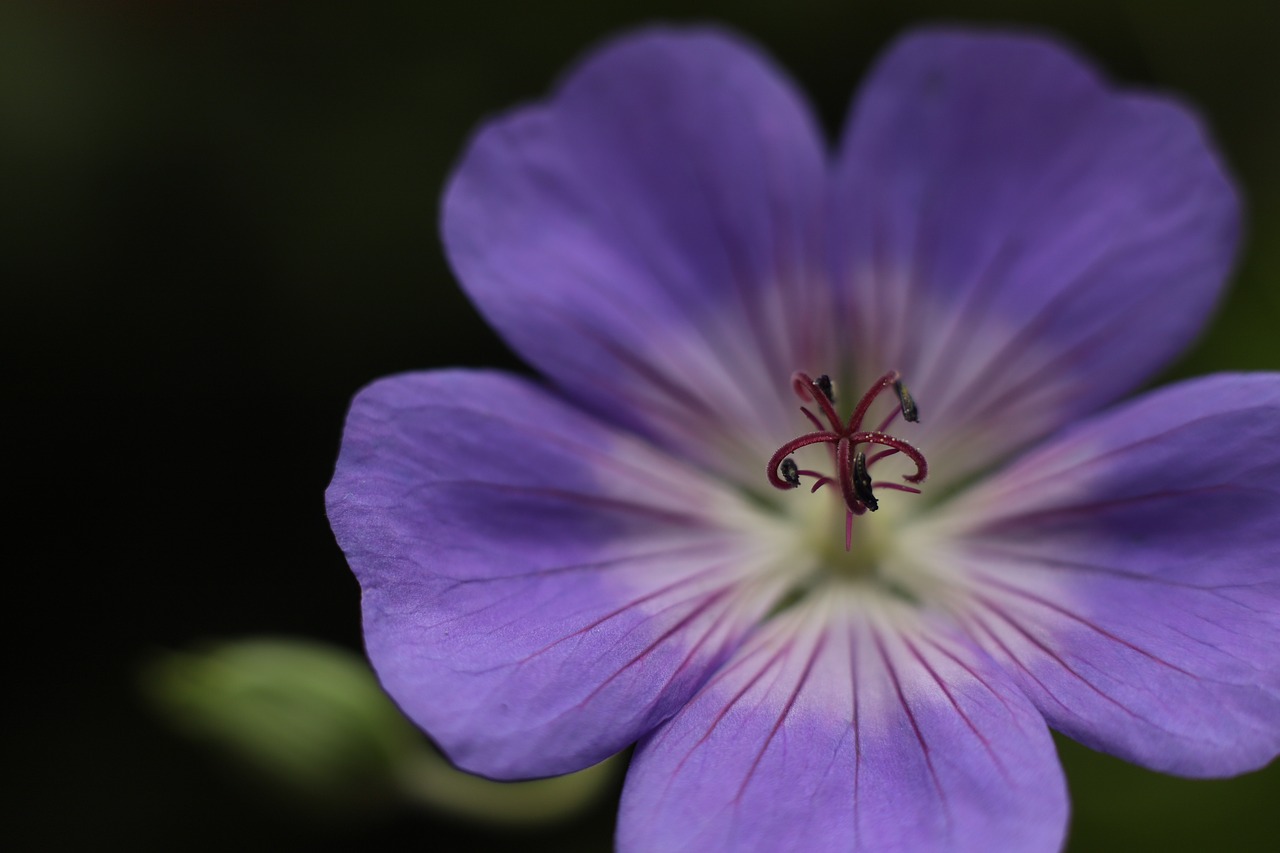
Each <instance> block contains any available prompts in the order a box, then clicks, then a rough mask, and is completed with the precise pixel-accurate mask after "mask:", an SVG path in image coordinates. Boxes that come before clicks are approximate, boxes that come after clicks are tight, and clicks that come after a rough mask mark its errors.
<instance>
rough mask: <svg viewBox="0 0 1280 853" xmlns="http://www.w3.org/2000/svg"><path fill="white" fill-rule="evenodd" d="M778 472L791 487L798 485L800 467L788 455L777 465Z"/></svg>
mask: <svg viewBox="0 0 1280 853" xmlns="http://www.w3.org/2000/svg"><path fill="white" fill-rule="evenodd" d="M778 473H779V474H781V475H782V479H784V480H786V481H787V483H788V484H790V485H791V486H792V487H795V486H798V485H800V469H799V468H798V467H797V466H796V461H795V460H794V459H792V458H791V457H790V456H788V457H787V458H786V459H783V460H782V464H781V465H779V466H778ZM868 482H870V481H868Z"/></svg>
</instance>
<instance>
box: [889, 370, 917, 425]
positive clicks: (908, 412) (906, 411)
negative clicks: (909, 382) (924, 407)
mask: <svg viewBox="0 0 1280 853" xmlns="http://www.w3.org/2000/svg"><path fill="white" fill-rule="evenodd" d="M893 393H895V394H897V395H898V404H899V405H900V406H902V417H903V419H904V420H907V421H910V422H911V423H913V424H914V423H918V422H919V421H920V410H919V409H917V408H916V401H915V400H913V399H911V392H910V391H908V390H907V386H906V385H903V384H902V380H901V379H898V380H895V381H894V383H893Z"/></svg>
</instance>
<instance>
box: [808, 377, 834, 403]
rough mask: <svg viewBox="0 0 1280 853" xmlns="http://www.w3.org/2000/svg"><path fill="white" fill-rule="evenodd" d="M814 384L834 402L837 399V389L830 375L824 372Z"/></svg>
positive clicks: (823, 394)
mask: <svg viewBox="0 0 1280 853" xmlns="http://www.w3.org/2000/svg"><path fill="white" fill-rule="evenodd" d="M813 384H814V385H817V386H818V390H819V391H821V392H822V396H824V397H826V398H827V399H828V400H830V401H831V402H833V403H834V402H835V401H836V389H835V387H834V386H833V385H832V384H831V377H830V376H828V375H827V374H825V373H824V374H822V375H821V376H819V377H818V378H817V379H815V380H814V381H813Z"/></svg>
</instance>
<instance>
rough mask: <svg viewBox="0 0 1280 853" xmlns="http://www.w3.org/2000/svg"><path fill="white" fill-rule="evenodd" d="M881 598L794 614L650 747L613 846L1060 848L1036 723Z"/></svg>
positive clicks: (845, 596) (991, 667)
mask: <svg viewBox="0 0 1280 853" xmlns="http://www.w3.org/2000/svg"><path fill="white" fill-rule="evenodd" d="M874 595H875V593H874V591H871V590H850V591H848V592H832V593H830V595H828V596H826V597H824V598H821V599H818V600H816V601H814V602H810V603H806V604H804V605H802V606H800V607H798V608H796V609H795V610H793V611H789V612H784V613H783V614H782V615H781V616H779V617H778V618H776V619H775V620H773V621H772V622H770V623H769V624H768V625H766V626H765V628H764V629H763V630H762V631H761V632H760V633H759V634H756V635H754V636H753V637H752V639H751V640H749V641H748V642H747V643H746V644H744V645H743V647H742V648H741V649H740V650H739V651H738V652H737V653H736V654H735V655H734V657H733V658H732V659H731V660H730V661H729V663H727V664H726V665H725V667H724V668H723V669H722V670H721V671H720V672H719V673H718V674H717V675H716V676H715V677H714V678H713V679H712V680H711V681H709V682H708V683H707V685H706V686H705V687H704V688H703V689H702V691H701V692H700V693H699V694H698V695H697V696H696V697H695V698H694V699H693V701H692V702H691V703H690V704H689V705H688V706H686V707H685V708H684V709H683V710H681V711H680V713H679V714H677V715H676V716H675V717H674V718H673V719H672V720H671V721H670V722H669V723H667V725H665V726H664V727H663V728H661V729H659V730H658V731H657V732H655V733H654V734H653V735H651V736H650V737H649V738H648V739H647V740H645V741H642V742H641V744H640V746H639V747H638V749H637V750H636V754H635V757H634V759H633V761H632V766H631V770H630V773H629V775H628V777H627V784H626V787H625V789H624V791H623V799H622V810H621V815H620V818H619V827H618V841H619V847H620V848H621V849H622V850H624V851H626V850H645V849H651V850H664V851H666V850H698V851H704V850H712V851H714V850H733V851H739V850H762V851H779V850H797V851H800V850H803V851H811V850H853V851H868V853H870V851H884V850H903V851H912V853H923V851H946V853H956V851H982V853H986V851H991V850H1018V851H1025V852H1026V853H1034V851H1053V850H1057V849H1058V848H1059V847H1060V845H1061V843H1062V838H1063V834H1064V831H1065V829H1066V819H1067V799H1066V791H1065V787H1064V784H1063V777H1062V771H1061V768H1060V767H1059V766H1058V763H1057V758H1056V755H1055V753H1054V749H1053V743H1052V741H1051V739H1050V737H1049V732H1048V729H1047V728H1046V727H1045V725H1044V721H1043V720H1042V719H1041V717H1040V715H1039V714H1038V713H1037V712H1036V710H1035V709H1034V708H1033V707H1032V706H1031V705H1030V703H1028V702H1027V700H1026V699H1025V697H1023V695H1022V694H1021V693H1020V692H1019V690H1018V689H1017V688H1016V687H1014V686H1013V685H1012V684H1011V683H1010V682H1009V681H1008V679H1007V677H1006V676H1005V675H1004V673H1003V672H1001V670H1000V668H999V667H997V666H996V665H995V664H994V663H993V662H992V661H991V660H990V659H989V658H987V657H986V656H985V655H983V654H982V653H980V652H977V651H976V650H975V649H974V648H973V647H972V646H971V645H970V644H968V643H967V641H965V640H963V639H958V638H957V635H953V634H952V633H951V632H950V631H949V630H947V629H945V628H944V627H943V626H942V625H940V624H931V622H929V621H924V620H920V619H919V616H918V614H916V613H915V612H914V611H913V610H912V609H910V608H909V607H908V606H907V605H905V604H903V603H900V602H894V601H888V600H884V601H879V602H877V601H876V600H875V599H874V598H873V597H872V596H874ZM824 611H825V612H824ZM936 615H937V614H926V619H927V618H928V617H929V616H936Z"/></svg>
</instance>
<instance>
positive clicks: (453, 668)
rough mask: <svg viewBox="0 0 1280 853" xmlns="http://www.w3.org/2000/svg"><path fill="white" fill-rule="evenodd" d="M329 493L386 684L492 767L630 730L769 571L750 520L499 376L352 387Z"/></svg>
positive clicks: (639, 727) (419, 717) (725, 635)
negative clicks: (354, 393) (353, 394)
mask: <svg viewBox="0 0 1280 853" xmlns="http://www.w3.org/2000/svg"><path fill="white" fill-rule="evenodd" d="M328 508H329V517H330V520H331V522H332V524H333V528H334V531H335V532H336V534H337V537H338V541H339V543H340V544H341V545H342V548H343V550H344V551H345V552H346V555H347V558H348V560H349V561H350V563H351V566H352V568H353V569H354V570H355V572H356V575H357V576H358V577H359V580H360V583H361V586H362V588H363V591H364V598H363V608H364V629H365V640H366V644H367V647H368V652H369V657H370V659H371V660H372V662H373V664H374V668H375V669H376V670H377V672H378V675H379V677H380V678H381V680H382V683H383V685H384V686H385V687H386V689H387V691H388V692H389V693H390V694H391V695H392V697H393V698H395V700H396V701H397V702H398V703H399V704H400V706H401V707H402V708H403V709H404V710H405V712H406V713H407V714H408V715H409V716H410V717H411V718H412V719H413V720H414V721H415V722H417V723H418V724H419V725H420V726H422V727H423V728H424V729H425V730H426V731H427V732H428V733H429V734H430V735H431V736H432V737H433V738H435V739H436V740H437V741H438V742H439V744H440V745H441V747H442V748H443V749H444V750H445V752H446V753H447V754H448V755H449V756H450V758H452V759H453V760H454V761H455V762H456V763H457V764H458V765H459V766H461V767H463V768H464V769H467V770H471V771H473V772H478V773H482V774H484V775H488V776H493V777H499V778H522V777H530V776H542V775H551V774H556V773H564V772H569V771H573V770H579V769H581V768H583V767H586V766H589V765H591V764H594V763H595V762H597V761H600V760H602V759H604V758H606V757H608V756H609V755H611V754H613V753H615V752H617V751H619V750H621V749H622V748H624V747H626V746H627V745H628V744H630V743H632V742H633V741H635V740H636V739H637V738H638V737H640V736H641V735H643V734H644V733H645V732H647V731H649V730H650V729H651V728H652V727H653V726H655V725H657V724H658V723H659V722H661V721H662V720H663V719H665V718H666V717H668V716H670V715H671V714H672V713H674V712H675V710H676V709H677V708H679V707H680V706H681V705H682V704H683V703H684V702H685V701H686V700H687V699H688V698H689V697H690V696H691V695H692V694H693V692H694V691H695V690H697V688H698V687H699V686H700V685H701V684H702V682H703V681H704V680H705V678H706V677H707V674H708V673H709V672H710V670H711V669H712V668H714V667H715V666H717V665H718V664H719V662H720V661H721V660H723V658H724V657H725V656H726V655H727V654H728V652H729V651H730V650H731V649H732V648H733V647H734V645H735V644H736V643H737V641H738V638H739V637H740V636H741V634H742V633H743V632H744V631H745V630H746V629H747V628H748V627H749V626H750V625H752V624H754V623H755V621H757V620H758V619H759V617H760V615H761V614H762V612H764V610H765V609H766V608H767V607H768V606H769V604H770V601H771V599H772V597H773V596H774V595H775V594H776V593H777V589H776V587H777V585H778V584H779V583H781V581H779V580H776V579H773V580H771V579H768V578H762V577H761V576H760V571H759V570H760V566H761V565H762V562H764V558H763V557H762V555H761V553H757V551H759V550H760V549H762V548H765V546H764V545H762V543H763V542H765V541H766V540H765V539H764V533H765V531H766V530H767V527H768V524H769V521H768V519H762V518H760V517H759V515H758V513H756V512H753V511H750V510H748V509H746V508H744V507H743V506H742V505H740V504H739V503H737V501H736V499H735V498H734V497H733V496H731V495H728V494H726V493H724V492H722V491H720V490H719V489H717V488H715V487H714V486H712V485H710V484H709V483H708V482H707V481H705V480H704V479H703V478H702V477H700V476H699V475H698V474H696V472H692V471H689V470H687V468H682V467H681V466H679V464H678V463H675V462H673V461H672V460H671V459H669V458H665V457H663V456H662V455H661V454H659V453H656V452H654V451H652V450H650V449H647V448H646V447H644V446H643V445H641V444H640V443H639V442H637V441H635V440H634V439H630V438H627V437H625V436H621V435H618V434H617V433H615V432H614V431H612V430H610V429H609V428H606V427H604V426H602V425H600V424H599V423H597V422H595V421H593V420H592V419H591V418H590V417H588V416H585V415H583V414H581V413H579V412H577V411H576V410H574V409H572V408H571V407H569V406H567V405H566V404H564V403H562V402H559V401H558V400H556V399H555V398H553V397H551V396H550V395H549V394H547V393H546V392H544V391H542V390H540V389H538V388H536V387H534V386H532V385H530V384H529V383H527V382H524V381H521V380H518V379H515V378H513V377H505V376H501V375H494V374H486V373H479V372H464V371H450V372H437V373H424V374H412V375H405V376H398V377H393V378H390V379H386V380H382V381H380V382H377V383H375V384H373V385H371V386H369V387H368V388H366V389H365V390H364V391H362V392H361V393H360V395H359V396H358V397H357V398H356V400H355V402H354V403H353V405H352V410H351V413H350V416H349V418H348V421H347V427H346V432H345V434H344V437H343V446H342V453H341V456H340V457H339V460H338V468H337V472H336V474H335V476H334V480H333V483H332V485H331V486H330V488H329V492H328ZM752 531H754V532H752ZM765 550H767V549H765Z"/></svg>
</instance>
